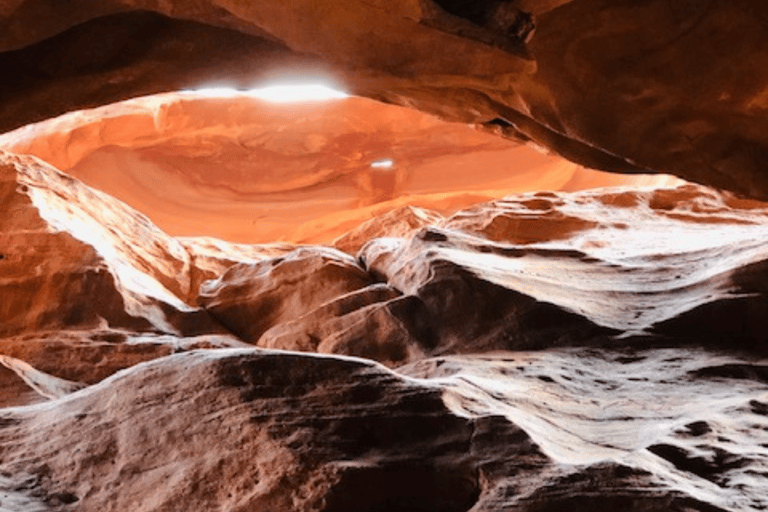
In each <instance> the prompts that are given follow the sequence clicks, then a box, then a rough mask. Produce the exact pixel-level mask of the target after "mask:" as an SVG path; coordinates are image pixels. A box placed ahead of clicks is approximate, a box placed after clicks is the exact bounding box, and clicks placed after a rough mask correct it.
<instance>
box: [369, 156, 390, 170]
mask: <svg viewBox="0 0 768 512" xmlns="http://www.w3.org/2000/svg"><path fill="white" fill-rule="evenodd" d="M393 165H395V162H394V160H392V159H390V158H387V159H385V160H375V161H373V162H371V167H373V168H374V169H389V168H391V167H392V166H393Z"/></svg>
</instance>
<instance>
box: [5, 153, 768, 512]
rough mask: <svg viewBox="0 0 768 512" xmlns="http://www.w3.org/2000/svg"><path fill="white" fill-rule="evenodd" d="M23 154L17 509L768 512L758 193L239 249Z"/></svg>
mask: <svg viewBox="0 0 768 512" xmlns="http://www.w3.org/2000/svg"><path fill="white" fill-rule="evenodd" d="M0 161H1V162H2V165H1V166H0V169H2V177H3V181H2V183H3V185H2V189H0V190H2V191H3V192H2V194H3V195H2V201H3V205H4V208H6V211H10V212H12V215H10V216H7V217H5V218H4V221H3V223H2V224H0V228H2V231H1V232H0V241H2V244H1V245H0V246H2V247H3V252H2V258H1V259H0V269H1V270H2V274H0V276H2V277H0V305H2V308H0V315H2V317H1V318H0V323H1V324H2V325H3V331H2V332H0V354H2V357H0V364H2V368H0V370H2V373H0V379H2V380H0V400H2V401H3V402H2V404H1V405H2V406H3V407H2V408H0V489H1V490H0V503H2V507H3V509H5V510H12V511H22V510H23V511H32V510H34V511H67V510H82V511H109V510H126V509H130V510H133V511H137V512H138V511H147V512H149V511H158V512H159V511H174V510H179V511H181V510H190V509H197V508H200V507H203V508H206V509H221V510H232V511H249V510H263V509H269V510H274V511H297V512H299V511H300V512H304V511H313V510H316V511H327V512H338V511H352V510H373V511H376V510H382V511H383V510H390V509H392V508H396V509H398V510H405V511H416V510H419V511H424V510H427V511H440V512H446V511H466V510H472V511H475V512H477V511H500V510H509V511H544V510H566V509H573V508H576V509H585V508H595V507H596V508H600V509H606V510H631V511H662V510H664V511H667V510H677V511H701V512H710V511H713V510H726V511H734V512H735V511H749V510H754V511H757V510H762V509H763V508H765V507H766V506H768V503H767V502H766V496H768V479H767V478H766V474H765V470H764V469H765V466H766V464H768V449H766V445H768V438H767V437H766V434H765V433H766V432H768V420H766V416H767V415H768V370H766V368H767V367H766V365H765V364H764V357H765V346H764V332H763V328H762V325H763V321H762V320H763V318H765V316H766V314H768V300H766V297H768V290H767V289H766V287H765V279H764V278H763V277H762V276H763V273H764V269H765V265H766V263H765V262H766V258H767V257H768V250H767V249H766V244H765V242H764V240H765V239H766V232H767V231H768V208H766V206H765V204H763V203H759V202H756V201H747V200H743V199H739V198H737V197H735V196H733V195H730V194H728V193H722V192H718V191H715V190H713V189H709V188H705V187H701V186H696V185H690V184H688V185H683V186H678V187H667V188H664V187H647V188H644V189H640V188H626V187H625V188H614V189H602V190H593V191H582V192H573V193H566V192H560V193H555V192H538V193H533V192H531V193H525V194H517V195H511V196H507V197H505V198H503V199H499V200H496V201H492V202H488V203H484V204H479V205H476V206H474V207H471V208H468V209H464V210H462V211H459V212H457V213H455V214H453V215H451V216H448V217H443V216H441V215H438V214H434V213H433V214H430V213H429V212H424V211H422V210H418V209H414V208H404V209H400V210H395V211H392V212H390V213H389V214H388V215H386V216H384V217H382V218H381V219H380V220H377V219H373V220H371V221H369V222H367V223H366V224H364V225H362V226H360V227H359V228H358V229H356V230H354V231H352V232H350V233H349V234H347V235H345V236H343V237H341V238H340V239H339V241H338V242H337V245H338V248H333V247H329V246H318V245H290V244H269V245H245V244H240V245H238V244H230V243H227V242H223V241H216V240H213V239H209V238H199V239H193V238H184V239H177V238H173V237H171V236H168V235H166V234H165V233H163V232H162V231H161V230H159V229H158V228H156V227H155V226H154V225H152V223H151V222H150V221H148V220H147V219H146V218H145V217H143V216H142V215H140V214H138V213H137V212H135V211H133V210H131V209H130V208H129V207H128V206H126V205H125V204H123V203H121V202H119V201H117V200H116V199H113V198H110V197H109V196H107V195H106V194H103V193H100V192H96V191H94V190H92V189H90V188H89V187H87V186H85V185H83V184H82V183H80V182H79V181H77V180H76V179H74V178H71V177H68V176H66V175H64V174H62V173H60V172H59V171H57V170H56V169H55V168H53V167H51V166H49V165H47V164H44V163H43V162H41V161H40V160H37V159H35V158H34V157H29V156H19V155H13V154H10V153H7V152H3V153H0ZM39 198H45V200H44V201H43V200H39ZM362 239H366V240H367V242H365V243H363V244H361V241H362ZM344 251H348V252H344ZM90 274H93V275H94V276H95V277H93V278H89V277H87V276H88V275H90ZM94 279H95V281H94V282H96V283H97V284H99V286H100V287H99V288H98V289H95V288H94V287H93V286H89V285H88V284H89V283H91V281H92V280H94ZM30 280H33V281H34V282H30ZM150 284H151V286H150Z"/></svg>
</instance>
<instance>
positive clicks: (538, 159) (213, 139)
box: [0, 92, 677, 243]
mask: <svg viewBox="0 0 768 512" xmlns="http://www.w3.org/2000/svg"><path fill="white" fill-rule="evenodd" d="M0 148H3V149H5V150H7V151H10V152H14V153H22V154H31V155H34V156H37V157H38V158H40V159H42V160H45V161H46V162H48V163H50V164H51V165H53V166H55V167H57V168H59V169H61V170H62V171H64V172H66V173H67V174H69V175H71V176H74V177H76V178H78V179H80V180H82V181H83V182H85V183H87V184H88V185H90V186H92V187H95V188H97V189H99V190H102V191H104V192H107V193H108V194H110V195H113V196H114V197H117V198H118V199H121V200H122V201H125V202H126V203H128V204H130V205H131V206H133V207H134V208H136V209H138V210H139V211H141V212H143V213H144V214H145V215H148V216H149V217H150V219H152V221H153V222H154V223H156V224H157V225H158V226H159V227H160V228H161V229H163V231H165V232H167V233H170V234H172V235H181V236H184V235H196V236H199V235H208V236H212V237H217V238H223V239H226V240H232V241H236V242H243V243H265V242H274V241H276V240H281V241H286V242H294V243H296V242H298V243H327V242H328V241H330V240H332V239H334V238H336V237H338V236H341V235H342V234H344V233H346V232H347V231H349V230H350V229H354V228H356V227H357V226H358V225H360V224H361V223H363V222H364V221H366V220H368V219H370V218H371V217H379V216H381V215H382V214H385V213H386V212H388V211H390V210H392V209H393V208H407V207H413V206H415V207H422V208H428V209H432V210H436V211H438V212H441V213H444V214H446V213H452V212H453V211H456V210H458V209H461V208H465V207H467V206H470V205H473V204H476V203H478V202H483V201H490V200H491V199H494V198H497V197H501V196H504V195H507V194H510V193H513V192H523V191H529V190H577V189H581V188H593V187H599V186H612V185H614V186H615V185H652V184H658V185H660V184H671V183H673V182H675V181H677V180H676V179H675V178H672V177H670V176H662V175H659V176H651V175H635V176H622V175H616V174H608V173H601V172H597V171H592V170H588V169H584V168H582V167H580V166H578V165H576V164H573V163H570V162H567V161H565V160H563V159H561V158H558V157H556V156H553V155H545V154H543V153H541V152H538V151H536V150H534V149H532V148H530V147H527V146H523V145H520V144H517V143H514V142H511V141H508V140H504V139H502V138H500V137H497V136H494V135H492V134H488V133H484V132H482V131H480V130H477V129H473V128H472V127H471V126H467V125H465V124H459V123H446V122H444V121H442V120H440V119H438V118H436V117H433V116H429V115H425V114H422V113H420V112H416V111H414V110H413V109H406V108H402V107H395V106H391V105H384V104H381V103H377V102H374V101H371V100H367V99H363V98H347V99H343V100H335V101H328V102H301V103H297V104H293V105H291V104H288V105H286V104H275V103H270V102H267V101H265V100H259V99H257V98H255V97H253V96H249V95H247V94H235V95H232V96H230V97H217V96H212V95H211V93H205V92H200V93H183V94H179V93H171V94H164V95H156V96H148V97H143V98H137V99H134V100H129V101H125V102H121V103H118V104H114V105H108V106H106V107H102V108H98V109H92V110H88V111H78V112H73V113H71V114H67V115H64V116H61V117H58V118H56V119H51V120H48V121H44V122H42V123H36V124H34V125H29V126H25V127H23V128H21V129H19V130H15V131H13V132H10V133H6V134H4V135H2V136H0ZM377 162H379V163H381V162H391V166H390V167H386V166H385V167H378V168H377V167H375V166H372V165H375V164H376V163H377ZM468 168H472V169H475V171H474V172H472V173H467V172H466V169H468ZM169 198H172V200H170V199H169Z"/></svg>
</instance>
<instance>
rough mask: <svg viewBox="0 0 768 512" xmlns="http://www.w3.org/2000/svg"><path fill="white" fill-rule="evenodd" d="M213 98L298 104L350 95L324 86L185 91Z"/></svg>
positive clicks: (221, 88) (278, 86)
mask: <svg viewBox="0 0 768 512" xmlns="http://www.w3.org/2000/svg"><path fill="white" fill-rule="evenodd" d="M183 92H185V93H187V94H198V95H200V96H208V97H213V98H233V97H236V96H250V97H253V98H258V99H261V100H265V101H271V102H274V103H298V102H302V101H327V100H336V99H342V98H348V97H349V95H348V94H346V93H344V92H342V91H339V90H336V89H332V88H331V87H328V86H327V85H322V84H304V85H270V86H267V87H262V88H259V89H250V90H243V89H233V88H228V87H215V88H204V89H196V90H187V91H183Z"/></svg>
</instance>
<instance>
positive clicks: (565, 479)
mask: <svg viewBox="0 0 768 512" xmlns="http://www.w3.org/2000/svg"><path fill="white" fill-rule="evenodd" d="M680 356H683V357H680ZM724 362H725V360H723V359H721V360H720V361H717V360H716V358H714V357H711V356H705V355H694V354H690V353H688V354H686V353H682V352H679V351H678V352H676V351H667V352H648V353H645V354H642V355H640V356H639V357H637V358H635V360H634V361H622V360H619V358H614V357H613V356H611V355H610V354H599V355H598V354H592V355H589V356H585V355H584V354H583V353H578V352H571V353H561V354H559V355H557V354H548V353H539V354H517V355H507V356H503V357H492V356H486V357H472V358H461V357H452V358H449V359H447V360H436V361H433V362H432V363H430V365H431V366H424V365H423V364H420V367H419V368H418V369H417V368H416V367H414V368H411V369H408V370H404V371H405V373H410V374H412V375H419V378H413V377H409V378H406V377H403V376H401V375H398V374H396V373H393V372H390V371H387V370H386V369H384V368H383V367H381V366H378V365H376V364H374V363H371V362H366V361H363V360H359V359H342V358H330V357H320V356H312V355H300V354H295V353H294V354H291V353H278V352H255V351H253V350H234V351H233V350H227V351H197V352H192V353H187V354H180V355H176V356H170V357H167V358H163V359H159V360H157V361H153V362H150V363H147V364H142V365H138V366H136V367H134V368H132V369H130V370H127V371H124V372H121V373H120V374H118V375H115V376H114V377H112V378H110V379H108V380H106V381H104V382H102V383H100V384H97V385H95V386H92V387H90V388H88V389H86V390H83V391H80V392H78V393H75V394H73V395H70V396H68V397H66V398H64V399H60V400H55V401H52V402H49V403H47V404H39V405H35V406H32V407H27V408H16V409H13V408H11V409H4V410H2V411H0V439H1V440H2V442H0V451H1V453H2V470H3V471H4V473H3V474H4V479H3V481H2V484H3V485H4V492H5V494H4V500H5V499H6V497H8V496H10V497H13V498H15V500H18V501H21V500H23V499H25V500H27V501H28V502H32V503H36V504H37V507H39V509H40V510H46V509H48V510H65V509H67V508H72V507H76V508H77V509H78V510H83V511H85V512H87V511H91V510H94V511H95V510H99V511H110V510H125V509H126V508H130V509H131V510H188V509H189V508H190V507H201V506H202V507H205V508H216V507H224V508H226V509H228V510H253V509H263V508H269V509H270V510H276V511H278V510H296V511H298V510H302V511H303V510H322V511H351V510H387V509H390V508H392V507H395V508H398V509H399V510H414V511H415V510H426V511H431V510H434V511H441V512H442V511H454V510H455V511H460V510H469V509H472V510H478V511H491V510H564V509H567V508H569V507H575V506H578V507H585V506H590V507H593V506H598V507H601V508H606V509H611V508H614V509H615V508H617V507H618V508H621V509H624V510H632V511H661V510H694V511H701V512H704V511H710V510H750V509H755V510H756V509H759V508H760V507H762V506H765V479H764V477H761V476H760V475H761V468H762V467H763V465H764V464H765V462H766V461H765V459H766V454H765V449H764V448H761V447H760V446H759V445H758V443H759V437H758V438H755V437H751V436H750V435H749V434H745V431H744V430H743V428H745V427H746V428H747V429H748V430H747V431H746V432H755V430H753V428H754V427H749V426H748V425H750V424H754V423H755V422H758V423H760V424H762V423H764V421H763V419H762V417H761V416H759V415H756V414H755V413H753V412H749V411H751V410H754V409H755V407H758V409H759V404H762V402H760V401H759V400H758V399H757V397H761V396H762V395H763V394H764V393H765V391H766V387H765V384H760V385H758V386H755V385H754V381H752V382H753V383H752V384H750V383H743V384H742V383H741V382H739V381H728V382H722V383H720V384H717V383H715V382H713V381H711V380H704V381H701V380H699V379H693V380H689V381H686V375H687V374H689V375H690V374H691V372H696V371H699V370H702V369H704V368H706V367H707V365H708V364H717V363H719V364H720V365H722V363H724ZM660 369H663V370H664V373H663V374H661V375H660V374H659V370H660ZM686 372H688V373H687V374H686ZM437 375H441V376H440V377H437ZM665 378H672V379H674V383H669V382H668V381H666V380H664V379H665ZM500 386H502V387H500ZM500 389H503V390H504V391H500ZM692 394H693V395H694V396H696V397H697V400H694V401H693V402H692V401H691V396H692ZM620 397H626V399H627V400H626V401H621V400H617V398H620ZM638 400H639V401H641V402H640V403H638ZM544 404H546V405H544ZM705 404H708V405H705ZM753 404H754V405H753ZM736 411H739V413H738V415H734V413H735V412H736ZM742 411H743V412H742ZM649 427H650V428H649ZM11 440H12V442H10V441H11ZM669 443H674V444H675V445H678V446H681V448H679V449H677V450H675V449H673V448H666V446H670V447H671V446H672V444H669ZM703 446H707V447H708V448H707V449H708V450H710V451H711V452H712V453H718V454H720V455H718V457H720V458H719V459H710V461H709V462H703V460H704V459H701V460H702V462H696V459H695V457H697V455H685V454H688V453H690V452H689V451H688V450H692V451H694V452H696V451H698V452H699V453H702V450H704V448H703ZM736 446H738V448H736ZM213 447H215V449H211V448H213ZM150 461H151V462H150ZM148 463H149V464H151V465H148ZM713 482H716V484H715V483H713Z"/></svg>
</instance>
